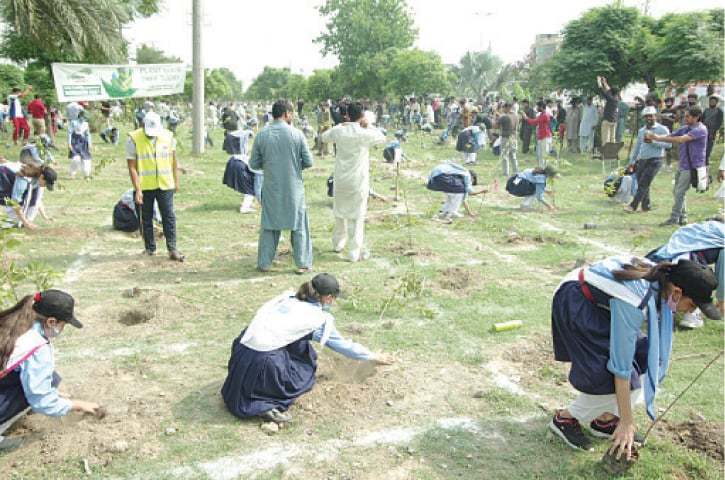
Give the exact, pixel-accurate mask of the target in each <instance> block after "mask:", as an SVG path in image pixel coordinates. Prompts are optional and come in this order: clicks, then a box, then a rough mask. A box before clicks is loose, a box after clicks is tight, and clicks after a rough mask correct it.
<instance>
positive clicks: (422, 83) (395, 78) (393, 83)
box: [385, 48, 451, 96]
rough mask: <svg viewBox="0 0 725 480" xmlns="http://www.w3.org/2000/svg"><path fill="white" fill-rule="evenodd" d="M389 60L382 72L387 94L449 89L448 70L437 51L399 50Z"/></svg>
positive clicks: (431, 91) (413, 93) (446, 91)
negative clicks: (384, 72) (384, 71)
mask: <svg viewBox="0 0 725 480" xmlns="http://www.w3.org/2000/svg"><path fill="white" fill-rule="evenodd" d="M391 60H392V61H391V62H390V63H389V66H388V69H387V71H386V74H385V91H386V93H388V94H389V95H390V96H400V95H416V96H420V95H427V94H429V93H437V94H441V95H445V94H447V93H449V92H450V90H451V82H450V77H449V74H448V70H447V69H446V67H445V65H444V64H443V61H442V60H441V57H440V56H439V55H438V54H437V53H435V52H425V51H423V50H418V49H417V48H413V49H406V50H399V51H398V52H397V54H396V55H395V56H394V57H393V58H392V59H391Z"/></svg>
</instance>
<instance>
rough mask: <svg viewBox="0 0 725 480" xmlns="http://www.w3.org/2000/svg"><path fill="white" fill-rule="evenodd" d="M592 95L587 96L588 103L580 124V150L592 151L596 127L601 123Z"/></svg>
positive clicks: (583, 109) (584, 107)
mask: <svg viewBox="0 0 725 480" xmlns="http://www.w3.org/2000/svg"><path fill="white" fill-rule="evenodd" d="M593 100H594V99H593V98H592V97H587V103H586V105H584V106H583V107H582V115H581V122H580V124H579V151H580V152H581V153H584V152H591V151H592V149H593V148H594V129H595V128H597V124H598V123H599V112H598V111H597V107H596V105H594V104H593V103H592V102H593Z"/></svg>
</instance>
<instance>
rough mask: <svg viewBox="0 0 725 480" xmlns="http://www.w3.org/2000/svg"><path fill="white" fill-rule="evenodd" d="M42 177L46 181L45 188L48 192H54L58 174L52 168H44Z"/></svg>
mask: <svg viewBox="0 0 725 480" xmlns="http://www.w3.org/2000/svg"><path fill="white" fill-rule="evenodd" d="M41 175H42V176H43V178H44V179H45V186H46V187H47V188H48V190H53V185H55V181H56V180H58V174H57V173H56V172H55V170H53V169H52V168H50V167H43V170H42V172H41Z"/></svg>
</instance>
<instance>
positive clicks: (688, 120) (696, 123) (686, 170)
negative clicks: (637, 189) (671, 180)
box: [645, 107, 707, 226]
mask: <svg viewBox="0 0 725 480" xmlns="http://www.w3.org/2000/svg"><path fill="white" fill-rule="evenodd" d="M645 139H646V140H650V141H655V142H665V143H671V144H676V145H679V146H680V163H679V168H678V170H677V173H676V174H675V184H674V188H673V192H672V193H673V195H674V197H675V201H674V204H673V205H672V213H671V215H670V218H669V219H668V220H667V221H665V222H663V223H661V224H660V225H661V226H668V225H677V224H679V225H686V224H687V203H686V202H685V197H686V195H687V191H688V190H689V189H690V186H691V182H692V176H691V175H692V173H691V171H692V170H695V171H696V172H697V175H698V186H697V189H698V190H702V191H704V190H705V188H706V184H707V176H706V175H705V152H706V150H707V127H705V125H703V123H702V110H700V107H691V108H689V109H688V110H687V113H686V114H685V126H683V127H681V128H679V129H678V130H676V131H674V132H672V133H671V134H670V135H665V136H662V135H656V134H655V133H654V132H648V133H647V134H645Z"/></svg>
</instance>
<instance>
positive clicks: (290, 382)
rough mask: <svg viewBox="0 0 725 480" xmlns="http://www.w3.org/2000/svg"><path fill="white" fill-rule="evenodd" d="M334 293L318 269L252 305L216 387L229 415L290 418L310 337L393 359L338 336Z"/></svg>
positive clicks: (309, 366)
mask: <svg viewBox="0 0 725 480" xmlns="http://www.w3.org/2000/svg"><path fill="white" fill-rule="evenodd" d="M278 118H279V117H278ZM339 293H340V285H339V283H338V281H337V279H336V278H335V277H333V276H332V275H330V274H327V273H320V274H318V275H316V276H315V277H313V278H312V280H311V281H308V282H305V283H303V284H302V285H301V286H300V288H299V289H298V290H297V293H294V292H292V291H287V292H284V293H282V294H281V295H279V296H277V297H275V298H273V299H271V300H270V301H268V302H267V303H265V304H264V305H262V307H261V308H260V309H259V310H257V313H256V315H255V316H254V318H253V319H252V322H251V323H250V324H249V326H247V327H246V328H245V329H244V330H242V332H241V333H240V334H239V336H238V337H237V338H235V339H234V341H233V342H232V352H231V357H230V358H229V364H228V373H227V377H226V379H225V380H224V385H223V386H222V390H221V394H222V398H223V399H224V403H225V405H226V406H227V408H228V409H229V411H230V412H231V413H232V414H233V415H235V416H237V417H239V418H249V417H257V416H258V417H261V418H262V419H264V420H266V421H270V422H275V423H288V422H290V421H292V416H291V415H290V414H289V413H288V412H287V410H288V409H289V408H290V406H292V404H293V403H294V402H295V400H297V399H298V398H299V397H300V396H301V395H303V394H305V393H307V392H309V391H310V390H311V389H312V387H313V386H314V385H315V380H316V379H315V372H316V370H317V352H315V349H314V348H313V347H312V344H311V343H310V341H315V342H319V343H320V345H322V346H323V347H328V348H329V349H331V350H334V351H335V352H337V353H340V354H342V355H344V356H345V357H347V358H350V359H353V360H359V361H368V362H374V363H375V364H376V365H390V364H391V363H393V358H392V357H391V356H390V355H387V354H383V353H373V352H371V351H370V350H368V349H367V348H366V347H364V346H363V345H360V344H358V343H355V342H352V341H350V340H346V339H344V338H343V337H342V336H340V334H339V333H338V331H337V328H335V319H334V317H333V316H332V314H331V313H330V312H329V311H330V308H331V307H332V305H333V304H334V303H335V299H336V298H337V296H338V295H339Z"/></svg>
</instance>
